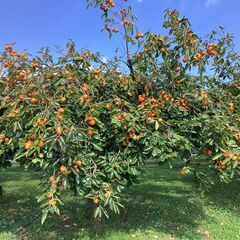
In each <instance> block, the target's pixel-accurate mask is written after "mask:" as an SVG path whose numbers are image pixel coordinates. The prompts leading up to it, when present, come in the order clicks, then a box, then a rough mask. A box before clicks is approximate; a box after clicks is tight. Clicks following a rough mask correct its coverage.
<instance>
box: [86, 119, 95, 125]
mask: <svg viewBox="0 0 240 240" xmlns="http://www.w3.org/2000/svg"><path fill="white" fill-rule="evenodd" d="M88 124H89V126H91V127H93V126H95V125H96V121H95V120H94V119H91V120H89V122H88Z"/></svg>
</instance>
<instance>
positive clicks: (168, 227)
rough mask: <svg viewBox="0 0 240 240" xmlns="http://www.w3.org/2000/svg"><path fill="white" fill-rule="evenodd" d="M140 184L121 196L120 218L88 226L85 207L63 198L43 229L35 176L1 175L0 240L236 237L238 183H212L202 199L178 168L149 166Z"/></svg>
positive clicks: (239, 213) (16, 170)
mask: <svg viewBox="0 0 240 240" xmlns="http://www.w3.org/2000/svg"><path fill="white" fill-rule="evenodd" d="M146 170H147V171H146V176H145V177H144V179H143V181H142V182H141V183H140V184H138V185H135V186H133V187H132V188H130V189H128V190H127V191H126V192H125V194H124V199H123V203H124V205H125V208H124V209H122V211H121V215H112V216H111V218H110V219H109V220H107V219H104V220H103V221H102V222H101V223H99V224H95V225H94V224H93V221H92V220H91V219H88V218H87V216H86V214H85V211H84V209H85V207H86V206H85V205H84V203H83V202H81V201H80V200H79V199H77V198H74V197H71V196H69V195H67V196H66V197H65V203H66V204H65V205H64V206H63V207H62V215H61V216H51V217H50V218H49V219H48V220H47V221H46V224H45V225H44V226H41V224H40V211H39V208H38V206H37V203H36V198H35V196H36V195H37V193H38V189H37V186H38V183H39V176H40V173H37V172H23V171H20V169H19V168H18V167H14V168H10V169H8V170H7V171H1V175H0V183H1V185H3V187H4V190H5V192H4V197H3V199H2V200H0V240H5V239H6V240H10V239H33V240H43V239H44V240H50V239H51V240H52V239H56V240H60V239H76V240H77V239H79V240H80V239H81V240H87V239H89V240H90V239H99V240H101V239H106V240H120V239H121V240H129V239H131V240H133V239H138V240H151V239H153V240H154V239H166V240H167V239H172V240H173V239H194V240H195V239H196V240H197V239H216V240H220V239H225V240H237V239H240V191H239V186H240V181H235V182H234V183H231V184H228V185H226V184H222V183H221V184H220V183H219V184H217V186H215V188H214V189H212V190H211V191H210V192H209V193H208V194H206V196H205V198H203V197H202V195H201V194H199V193H198V192H197V191H196V189H195V187H194V185H193V184H191V181H189V179H190V177H189V176H186V177H182V176H180V174H179V169H177V168H175V169H172V170H171V169H169V168H168V167H167V166H164V167H163V166H161V167H159V166H157V165H154V164H150V165H149V166H147V167H146Z"/></svg>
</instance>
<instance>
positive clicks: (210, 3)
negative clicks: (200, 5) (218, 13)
mask: <svg viewBox="0 0 240 240" xmlns="http://www.w3.org/2000/svg"><path fill="white" fill-rule="evenodd" d="M218 2H220V0H207V1H206V3H205V7H206V8H209V7H212V6H213V5H216V4H217V3H218Z"/></svg>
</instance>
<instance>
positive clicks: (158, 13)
mask: <svg viewBox="0 0 240 240" xmlns="http://www.w3.org/2000/svg"><path fill="white" fill-rule="evenodd" d="M129 2H130V3H131V5H132V6H133V9H134V12H135V13H136V15H137V16H138V18H139V20H138V26H139V28H140V30H141V31H142V32H144V31H147V30H153V31H156V32H159V31H160V32H161V31H162V30H161V27H162V22H163V11H164V9H166V8H170V9H177V10H179V11H180V13H181V15H184V16H186V17H188V18H189V19H190V21H191V23H192V26H193V29H194V31H195V32H197V33H198V34H199V35H201V36H204V35H206V34H207V33H209V32H210V31H211V30H212V29H214V28H216V27H217V26H218V25H219V24H221V25H223V26H225V28H226V30H227V31H228V32H231V33H233V34H234V35H235V42H236V45H237V50H238V49H239V47H240V41H239V40H240V31H239V30H240V28H239V23H240V14H239V10H240V1H239V0H129ZM0 9H1V14H0V22H1V28H0V48H2V47H3V46H4V45H5V44H6V43H11V42H17V48H18V49H20V50H23V49H27V50H28V51H29V52H31V53H36V52H37V51H38V50H39V49H40V48H41V47H46V46H50V47H53V46H55V45H58V46H60V47H62V48H64V47H65V43H66V42H67V40H68V39H73V41H74V42H75V43H76V45H77V46H78V47H79V48H81V47H84V48H89V49H91V50H92V51H100V52H101V53H102V54H103V55H107V56H108V55H112V53H113V50H114V49H115V47H116V46H119V39H118V38H116V37H115V38H114V39H113V40H112V41H109V40H108V37H107V34H106V33H101V32H100V29H101V26H102V21H101V19H100V13H99V11H96V10H93V9H91V10H86V2H85V0H60V1H59V0H58V1H57V0H0Z"/></svg>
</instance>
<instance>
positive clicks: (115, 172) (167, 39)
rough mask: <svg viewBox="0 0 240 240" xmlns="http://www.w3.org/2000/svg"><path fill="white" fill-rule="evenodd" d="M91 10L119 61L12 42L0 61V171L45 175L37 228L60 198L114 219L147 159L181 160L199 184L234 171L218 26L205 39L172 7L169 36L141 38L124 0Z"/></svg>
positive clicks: (231, 77)
mask: <svg viewBox="0 0 240 240" xmlns="http://www.w3.org/2000/svg"><path fill="white" fill-rule="evenodd" d="M87 2H88V5H89V7H91V6H92V7H96V8H97V9H99V10H100V11H102V17H103V19H104V26H103V30H105V31H107V32H108V34H109V36H110V37H114V36H113V35H114V34H121V35H122V39H123V42H124V46H125V47H124V49H123V51H122V52H124V54H123V55H120V54H119V55H117V56H116V57H115V58H114V59H113V60H109V62H108V63H106V62H104V61H102V60H101V56H100V55H99V54H98V53H92V52H91V51H89V50H86V49H82V50H81V51H77V49H76V47H75V45H74V43H73V42H69V43H68V44H67V51H66V53H65V54H64V56H60V57H59V58H58V59H57V60H55V58H53V56H52V55H51V53H50V51H49V50H48V49H42V50H41V54H39V55H37V56H31V55H30V54H28V53H26V52H23V53H20V52H18V51H16V50H15V49H14V45H12V44H8V45H6V46H5V49H4V50H3V51H2V52H1V56H0V61H1V71H0V74H1V76H0V87H1V90H2V91H1V92H0V103H1V116H0V123H1V125H0V157H1V161H0V164H1V165H2V166H7V165H10V161H9V160H10V159H11V160H15V161H17V162H19V163H20V164H22V165H23V166H25V168H26V169H28V168H34V169H40V170H41V171H42V172H43V178H42V189H43V194H41V195H40V196H39V198H38V201H39V202H40V203H41V208H42V212H43V217H42V222H44V221H45V219H46V217H47V214H48V213H49V212H51V213H58V214H59V205H61V204H63V201H62V196H63V193H64V192H66V191H71V192H73V193H74V194H75V195H78V196H81V197H82V198H83V199H86V200H87V201H90V202H91V204H93V205H94V206H95V212H94V215H95V217H101V216H102V215H105V216H108V212H107V210H108V209H110V210H113V211H114V212H119V208H120V207H122V205H121V202H120V200H121V192H122V190H123V189H124V187H126V186H127V185H130V184H133V183H135V182H136V181H137V180H138V176H139V175H141V174H142V172H143V171H144V164H145V162H146V161H148V160H150V159H152V160H156V161H157V162H159V163H165V162H167V163H169V164H171V162H172V161H173V160H176V161H179V162H180V163H182V165H183V168H182V170H181V172H180V174H182V175H183V176H184V175H185V174H194V176H195V177H196V179H197V180H198V183H199V184H200V186H201V187H207V186H208V185H209V184H211V183H214V181H216V180H217V179H219V178H220V179H221V180H223V181H226V182H228V181H230V180H231V179H232V178H233V177H234V175H236V174H239V170H240V168H239V160H240V115H239V107H240V106H239V100H240V99H239V92H240V83H239V66H240V65H239V55H238V54H237V53H236V52H235V51H234V45H233V38H232V36H231V35H229V34H225V33H224V30H223V28H222V27H221V28H220V29H219V30H218V31H213V32H212V33H211V34H210V35H209V36H208V37H207V38H206V39H201V38H199V37H198V36H197V34H196V33H194V32H193V30H192V29H191V25H190V23H189V21H188V20H187V19H186V18H184V17H183V18H180V17H179V14H178V12H177V11H173V12H171V11H169V10H166V11H165V22H164V24H163V27H164V28H166V29H167V30H168V31H169V32H168V34H167V35H166V36H162V35H160V34H157V33H152V32H147V33H141V32H140V31H139V30H138V29H137V28H136V27H135V21H136V17H135V15H134V14H133V13H132V11H131V8H130V7H129V6H128V3H127V1H121V0H120V1H115V2H114V1H112V0H105V1H102V0H95V1H87ZM121 69H122V70H121ZM196 162H198V163H200V164H197V165H196V164H195V163H196ZM202 163H206V164H205V165H204V164H202Z"/></svg>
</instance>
